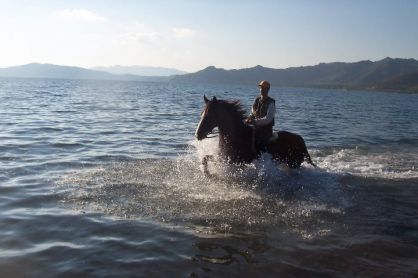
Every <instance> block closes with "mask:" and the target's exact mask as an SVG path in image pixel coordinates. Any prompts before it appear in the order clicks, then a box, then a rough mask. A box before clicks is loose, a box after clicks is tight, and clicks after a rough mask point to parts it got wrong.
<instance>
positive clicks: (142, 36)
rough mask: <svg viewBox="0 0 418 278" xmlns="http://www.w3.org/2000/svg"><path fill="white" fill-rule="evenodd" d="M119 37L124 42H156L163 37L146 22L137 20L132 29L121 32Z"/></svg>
mask: <svg viewBox="0 0 418 278" xmlns="http://www.w3.org/2000/svg"><path fill="white" fill-rule="evenodd" d="M118 39H119V40H120V41H121V42H122V43H124V44H137V43H141V44H155V43H157V42H158V41H159V40H160V39H161V35H160V34H159V33H158V32H156V31H154V30H152V29H150V28H148V27H147V26H145V25H144V24H142V23H138V22H135V23H134V24H133V26H132V29H131V30H128V31H127V32H125V33H122V34H120V35H119V36H118Z"/></svg>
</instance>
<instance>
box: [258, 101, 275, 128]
mask: <svg viewBox="0 0 418 278" xmlns="http://www.w3.org/2000/svg"><path fill="white" fill-rule="evenodd" d="M275 112H276V105H275V104H274V102H272V103H270V104H269V107H268V108H267V114H266V116H264V117H262V118H258V119H254V125H255V126H264V125H268V124H270V123H271V122H272V121H273V120H274V114H275Z"/></svg>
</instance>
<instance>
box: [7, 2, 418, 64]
mask: <svg viewBox="0 0 418 278" xmlns="http://www.w3.org/2000/svg"><path fill="white" fill-rule="evenodd" d="M0 17H1V24H0V67H9V66H14V65H22V64H27V63H32V62H39V63H51V64H58V65H69V66H81V67H87V68H90V67H95V66H111V65H145V66H160V67H169V68H177V69H180V70H185V71H188V72H194V71H197V70H201V69H203V68H205V67H207V66H212V65H213V66H216V67H220V68H225V69H238V68H248V67H253V66H256V65H262V66H265V67H271V68H287V67H293V66H306V65H315V64H318V63H321V62H336V61H340V62H355V61H360V60H372V61H376V60H380V59H383V58H385V57H392V58H414V59H418V1H415V0H409V1H408V0H398V1H396V0H393V1H386V0H374V1H372V0H370V1H367V0H347V1H338V0H327V1H326V0H323V1H321V0H316V1H314V0H305V1H303V0H300V1H298V0H294V1H290V0H289V1H284V0H283V1H280V0H271V1H269V0H257V1H255V0H254V1H249V0H248V1H245V0H241V1H238V0H223V1H221V0H211V1H209V0H194V1H192V0H165V1H163V0H144V1H143V0H136V1H134V0H120V1H116V0H113V1H111V0H72V1H62V0H54V1H52V0H51V1H50V0H14V1H6V0H0Z"/></svg>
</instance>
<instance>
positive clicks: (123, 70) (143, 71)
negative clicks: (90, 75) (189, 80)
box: [92, 65, 187, 76]
mask: <svg viewBox="0 0 418 278" xmlns="http://www.w3.org/2000/svg"><path fill="white" fill-rule="evenodd" d="M92 69H93V70H100V71H105V72H109V73H112V74H134V75H141V76H170V75H181V74H185V73H187V72H185V71H181V70H178V69H172V68H163V67H148V66H119V65H116V66H110V67H95V68H92Z"/></svg>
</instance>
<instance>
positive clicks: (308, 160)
mask: <svg viewBox="0 0 418 278" xmlns="http://www.w3.org/2000/svg"><path fill="white" fill-rule="evenodd" d="M303 156H304V157H305V160H306V162H308V163H309V164H311V165H312V166H313V167H316V164H315V163H313V162H312V159H311V156H310V155H309V153H308V150H306V152H305V153H304V154H303Z"/></svg>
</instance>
